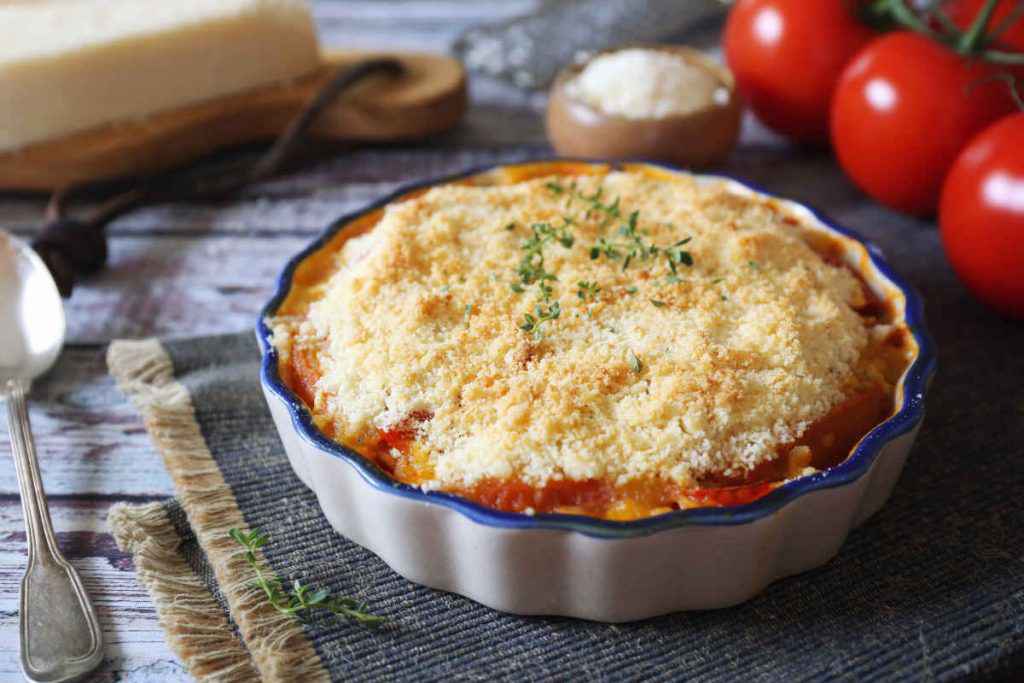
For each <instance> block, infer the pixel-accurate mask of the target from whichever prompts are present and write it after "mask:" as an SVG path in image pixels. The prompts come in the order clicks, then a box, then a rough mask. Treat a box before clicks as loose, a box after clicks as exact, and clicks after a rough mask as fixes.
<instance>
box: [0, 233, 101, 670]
mask: <svg viewBox="0 0 1024 683" xmlns="http://www.w3.org/2000/svg"><path fill="white" fill-rule="evenodd" d="M64 330H65V320H64V306H63V304H62V302H61V299H60V294H58V292H57V286H56V285H55V284H54V282H53V278H52V277H51V276H50V272H49V271H48V270H47V269H46V266H45V265H43V262H42V261H41V260H40V259H39V257H38V256H36V254H35V252H34V251H32V250H31V249H30V248H29V247H27V246H26V245H24V244H22V243H21V242H18V241H16V240H15V239H14V238H12V237H8V236H7V235H6V234H5V233H3V232H0V401H4V400H6V403H7V420H8V424H9V425H10V431H11V449H12V451H13V455H14V464H15V468H16V469H17V472H18V485H19V486H20V488H21V507H22V510H23V512H24V517H25V526H26V529H27V532H28V533H27V537H28V567H27V568H26V570H25V576H24V577H22V579H21V612H20V621H21V624H20V626H21V668H22V670H23V671H24V673H25V677H26V678H27V679H28V680H30V681H46V682H47V683H55V682H57V681H69V680H72V679H74V678H77V677H79V676H82V675H83V674H86V673H88V672H90V671H92V670H93V669H95V668H96V666H97V665H98V664H99V663H100V661H101V660H102V659H103V636H102V633H101V631H100V626H99V621H98V620H97V619H96V611H95V610H94V609H93V606H92V603H90V602H89V596H88V595H87V594H86V592H85V588H84V587H83V586H82V579H81V578H80V577H79V576H78V572H76V571H75V569H74V567H72V566H71V565H70V564H69V563H68V561H67V560H66V559H64V556H63V555H61V552H60V550H59V549H58V548H57V541H56V539H55V538H54V535H53V525H52V523H51V522H50V511H49V509H48V508H47V505H46V494H45V493H44V492H43V483H42V480H41V478H40V476H39V463H38V462H37V461H36V451H35V444H34V442H33V440H32V431H31V426H30V425H29V421H28V410H27V409H26V406H25V396H26V394H28V391H29V388H30V387H31V386H32V380H33V379H35V378H36V377H38V376H39V375H41V374H43V373H44V372H46V371H47V370H49V369H50V367H51V366H53V364H54V363H55V362H56V360H57V356H58V355H59V354H60V350H61V347H62V346H63V345H64Z"/></svg>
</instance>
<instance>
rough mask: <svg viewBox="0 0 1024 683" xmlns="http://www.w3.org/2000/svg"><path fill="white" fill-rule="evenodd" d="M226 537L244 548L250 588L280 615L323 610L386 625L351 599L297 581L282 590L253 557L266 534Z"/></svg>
mask: <svg viewBox="0 0 1024 683" xmlns="http://www.w3.org/2000/svg"><path fill="white" fill-rule="evenodd" d="M228 535H229V536H231V538H232V539H233V540H234V541H235V542H236V543H238V544H239V545H241V546H242V547H244V548H245V561H246V563H247V564H248V565H249V567H251V568H252V570H253V572H254V573H255V574H256V578H255V579H253V580H252V581H251V582H250V585H252V586H253V587H255V588H259V589H260V590H262V591H263V594H264V595H265V596H266V599H267V602H269V603H270V605H271V606H272V607H273V608H274V609H276V610H277V611H278V612H280V613H281V614H289V615H292V616H295V617H297V618H299V619H303V618H304V617H305V616H306V615H308V614H309V613H311V612H313V611H315V610H323V611H327V612H331V613H332V614H336V615H338V616H341V617H345V618H347V619H352V620H353V621H356V622H359V623H360V624H363V625H364V626H368V627H371V628H376V627H378V626H381V625H382V624H384V623H386V622H387V619H385V618H384V617H382V616H378V615H376V614H370V613H369V612H367V611H366V605H364V604H362V603H360V602H358V601H356V600H354V599H353V598H345V597H338V596H332V595H331V594H330V591H328V590H327V589H326V588H319V589H316V590H313V589H312V588H311V587H309V586H305V585H303V584H302V582H300V581H299V580H298V579H296V580H295V581H293V582H292V586H291V589H290V590H288V591H286V590H285V589H284V584H283V583H282V582H281V580H280V579H278V578H277V577H276V576H273V575H270V574H268V573H267V572H266V571H265V570H264V567H263V566H262V564H261V563H260V561H259V558H257V557H256V551H257V550H259V549H260V548H262V547H263V546H265V545H266V544H267V542H268V541H270V537H269V536H268V535H267V534H265V533H263V532H261V531H260V530H259V529H253V530H252V531H250V532H248V533H246V532H244V531H242V530H241V529H231V530H230V531H229V532H228Z"/></svg>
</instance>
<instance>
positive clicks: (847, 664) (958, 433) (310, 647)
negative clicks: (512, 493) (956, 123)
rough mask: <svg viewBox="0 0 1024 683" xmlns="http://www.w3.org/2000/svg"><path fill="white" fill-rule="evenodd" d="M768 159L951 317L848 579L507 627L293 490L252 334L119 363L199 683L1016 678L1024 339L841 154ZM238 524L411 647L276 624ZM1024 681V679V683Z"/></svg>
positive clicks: (784, 190) (146, 569)
mask: <svg viewBox="0 0 1024 683" xmlns="http://www.w3.org/2000/svg"><path fill="white" fill-rule="evenodd" d="M780 158H781V157H779V156H778V155H776V154H775V153H771V154H768V153H766V154H765V155H763V156H759V154H758V152H757V150H752V151H749V152H747V153H746V155H745V158H744V160H743V170H744V173H745V175H746V176H747V177H749V178H752V179H753V180H756V181H759V182H760V183H761V184H763V185H767V186H769V187H770V189H772V190H773V191H776V192H779V193H781V194H785V195H788V196H792V197H794V198H797V199H801V200H805V201H811V203H817V204H819V205H825V206H824V208H826V209H828V210H829V211H831V212H832V213H833V215H834V217H835V218H837V219H839V220H840V222H843V223H845V224H848V225H849V226H850V227H853V228H855V229H857V230H860V231H861V232H863V233H865V234H867V235H868V236H869V237H870V238H872V239H874V240H875V241H876V242H877V243H878V244H880V245H881V246H882V248H883V249H884V251H885V252H886V253H887V255H888V257H889V260H890V261H891V262H892V263H893V264H894V265H895V267H896V268H897V269H898V270H900V271H901V272H902V273H904V274H905V275H906V276H908V277H909V278H910V280H911V281H913V282H915V283H916V284H917V285H918V286H919V288H920V289H921V290H922V292H923V294H924V297H925V300H926V301H927V302H929V306H928V313H929V317H930V325H931V328H932V331H933V333H934V335H935V337H936V338H937V342H938V346H939V349H940V359H939V364H940V370H939V374H938V376H937V377H936V380H935V382H934V385H933V387H932V390H931V392H930V394H929V396H928V399H927V406H928V411H929V414H928V417H927V419H926V421H925V425H924V427H923V429H922V431H921V433H920V437H919V439H918V443H917V445H916V446H915V448H914V450H913V452H912V454H911V457H910V461H909V463H908V465H907V468H906V470H905V472H904V474H903V476H902V479H901V481H900V483H899V485H898V486H897V488H896V491H895V493H894V495H893V497H892V500H891V501H890V502H889V503H888V504H887V506H886V507H885V508H884V509H883V510H882V511H881V512H880V513H879V514H878V515H876V516H875V517H874V518H872V519H871V520H869V522H868V523H867V524H865V525H864V526H863V527H862V528H860V529H858V530H856V531H854V532H853V533H851V535H850V537H849V539H848V541H847V543H846V545H845V546H844V547H843V549H842V551H841V552H840V554H839V556H838V557H837V558H835V559H834V560H833V561H832V562H830V563H829V564H828V565H827V566H825V567H823V568H821V569H819V570H817V571H813V572H810V573H807V574H803V575H801V576H797V577H792V578H790V579H786V580H783V581H780V582H778V583H776V584H774V585H772V586H770V587H769V588H768V589H767V590H766V591H765V592H764V593H763V594H762V595H761V596H759V597H758V598H756V599H754V600H752V601H750V602H748V603H746V604H744V605H741V606H738V607H734V608H730V609H726V610H719V611H711V612H701V613H684V614H677V615H672V616H668V617H662V618H658V619H653V620H649V621H645V622H640V623H634V624H627V625H616V626H610V625H604V624H598V623H589V622H582V621H575V620H571V619H554V618H524V617H516V616H508V615H505V614H500V613H497V612H494V611H492V610H489V609H487V608H485V607H481V606H479V605H476V604H475V603H473V602H471V601H469V600H466V599H464V598H461V597H459V596H455V595H450V594H445V593H440V592H437V591H433V590H429V589H426V588H422V587H419V586H416V585H413V584H411V583H409V582H407V581H406V580H404V579H402V578H401V577H399V576H398V575H396V574H395V573H394V572H392V571H391V570H390V569H389V568H388V567H387V566H386V565H385V564H384V563H383V562H381V561H380V560H379V559H377V558H376V557H375V556H374V555H372V554H371V553H369V552H367V551H365V550H363V549H362V548H360V547H358V546H356V545H354V544H352V543H350V542H348V541H347V540H345V539H344V538H342V537H341V536H339V535H338V534H336V533H334V532H333V531H332V530H331V529H330V527H329V526H328V524H327V522H326V520H325V519H324V517H323V516H322V515H321V513H320V510H319V507H318V505H317V500H316V497H315V496H314V495H313V494H312V493H311V492H310V491H308V490H307V489H306V488H305V487H304V486H303V485H302V484H301V483H300V482H299V480H298V479H297V478H296V477H295V476H294V475H293V474H292V472H291V470H290V469H289V465H288V463H287V461H286V459H285V456H284V453H283V451H282V447H281V444H280V442H279V439H278V436H277V434H276V432H275V430H274V427H273V425H272V424H271V421H270V417H269V414H268V412H267V409H266V406H265V404H264V400H263V396H262V394H261V391H260V388H259V383H258V358H257V350H256V345H255V341H254V340H253V338H252V335H251V334H249V333H244V334H239V335H234V336H226V337H215V338H202V339H189V340H179V341H169V342H158V341H155V340H150V341H144V342H118V343H115V344H114V345H113V346H112V347H111V349H110V357H109V360H110V367H111V371H112V373H113V374H114V375H115V377H116V378H117V380H118V382H119V385H120V386H121V387H122V389H123V390H124V392H125V393H126V394H127V396H128V397H129V398H130V399H131V400H132V401H133V402H134V403H135V404H136V405H137V406H138V407H139V409H140V410H141V412H142V413H143V415H144V416H145V419H146V424H147V427H148V429H149V431H150V434H151V436H152V438H153V440H154V442H155V443H156V445H157V447H158V450H159V451H160V452H161V454H162V455H163V457H164V459H165V462H166V465H167V468H168V470H169V471H170V473H171V475H172V478H173V480H174V483H175V486H176V490H177V498H176V499H174V500H169V501H167V502H166V503H164V504H155V505H148V506H141V507H132V506H118V507H116V508H115V509H114V510H113V511H112V513H111V520H110V521H111V526H112V528H113V531H114V534H115V536H116V538H117V540H118V543H119V544H120V545H121V547H122V548H124V549H125V550H127V551H128V552H129V553H131V554H132V556H133V557H134V561H135V566H136V570H137V572H138V574H139V577H140V579H141V580H142V582H143V583H144V584H145V585H146V586H147V587H148V589H149V590H150V592H151V593H152V595H153V599H154V601H155V603H156V606H157V609H158V612H159V615H160V619H161V623H162V624H163V626H164V628H165V629H166V632H167V639H168V642H169V643H170V645H171V646H172V647H173V648H174V650H175V651H176V652H177V653H178V655H179V656H180V657H181V660H182V662H184V664H185V665H186V666H187V667H188V668H189V670H190V671H191V672H192V673H193V674H194V675H195V676H196V677H197V678H199V679H201V680H211V681H212V680H216V681H249V680H257V679H262V680H267V681H272V680H273V681H293V680H301V681H319V680H329V679H333V680H343V679H345V680H347V679H373V680H385V681H387V680H406V679H417V680H437V679H488V680H491V679H516V680H520V679H528V680H565V679H568V678H570V677H572V678H576V677H585V678H586V679H594V680H623V679H632V680H636V679H645V680H646V679H655V680H681V679H686V680H693V681H732V680H794V681H795V680H814V679H834V678H839V679H848V680H893V681H902V680H908V679H920V680H949V679H958V678H963V677H968V676H974V677H977V676H982V677H986V678H991V677H998V678H1008V679H1010V680H1012V679H1014V678H1015V677H1016V676H1019V675H1020V674H1021V672H1022V670H1024V669H1022V667H1024V495H1022V492H1024V384H1022V382H1021V380H1022V378H1024V326H1022V325H1020V324H1014V323H1010V322H1007V321H1003V320H1000V319H999V318H997V317H996V316H994V315H993V314H991V313H989V312H988V311H986V310H985V309H983V308H982V307H980V306H979V305H977V304H976V303H975V302H974V301H973V300H972V299H971V298H970V297H969V296H968V295H967V293H966V292H965V291H964V290H963V289H962V288H961V287H960V285H959V284H958V283H957V282H956V280H955V278H954V277H953V275H952V273H951V272H950V271H949V269H948V267H947V266H946V264H945V260H944V259H943V257H942V253H941V249H940V246H939V241H938V236H937V234H936V232H935V230H934V228H933V227H932V226H930V225H927V224H924V223H922V222H919V221H914V220H911V219H906V218H901V217H898V216H896V215H894V214H891V213H888V212H886V211H884V210H882V209H880V208H878V207H876V206H875V205H873V204H870V203H868V202H865V201H864V200H863V199H862V198H861V196H860V195H859V194H858V193H856V192H855V191H854V190H853V189H852V188H851V187H850V186H849V185H848V184H847V183H846V182H845V181H843V180H842V178H841V176H840V175H839V173H838V171H837V170H836V169H835V166H834V163H833V162H832V161H831V160H830V159H828V158H826V157H824V156H820V155H815V154H806V155H801V153H799V152H793V151H789V152H787V153H786V157H785V162H784V163H783V162H781V161H780ZM231 527H247V528H257V527H258V528H261V529H263V530H264V531H266V532H268V533H269V534H270V535H271V542H270V544H269V545H268V546H267V547H266V548H265V553H264V554H265V556H266V561H267V563H268V564H269V566H270V567H271V569H272V570H273V571H274V572H275V573H276V574H277V575H278V576H279V577H281V578H282V579H284V580H285V581H290V580H291V579H293V578H300V579H302V580H303V581H305V582H307V583H310V584H314V585H322V586H326V587H328V588H330V589H331V591H333V592H335V593H337V594H341V595H353V596H356V597H358V598H361V599H364V600H366V601H367V602H368V603H369V605H370V606H371V608H372V609H373V610H374V611H376V612H378V613H381V614H383V615H385V616H387V617H388V618H389V619H390V620H391V621H392V626H391V627H390V628H386V629H383V630H377V631H372V630H367V629H365V628H363V627H361V626H359V625H357V624H354V623H351V622H346V621H342V620H339V619H336V618H333V617H327V618H317V619H314V620H312V621H309V622H305V623H303V622H299V621H297V620H294V619H292V618H290V617H284V616H281V615H278V614H277V613H276V612H274V610H273V609H272V608H270V607H268V606H267V605H266V603H265V602H263V601H261V600H260V599H259V594H258V593H257V592H256V591H254V590H253V589H252V587H251V586H249V585H248V583H247V582H248V581H249V579H250V578H251V574H250V573H249V571H248V569H247V568H246V565H245V564H244V561H243V560H242V558H241V556H240V552H239V549H238V547H237V546H236V545H235V544H234V543H233V542H232V541H230V540H229V539H228V537H227V532H228V529H230V528H231ZM1017 680H1021V679H1020V678H1018V679H1017Z"/></svg>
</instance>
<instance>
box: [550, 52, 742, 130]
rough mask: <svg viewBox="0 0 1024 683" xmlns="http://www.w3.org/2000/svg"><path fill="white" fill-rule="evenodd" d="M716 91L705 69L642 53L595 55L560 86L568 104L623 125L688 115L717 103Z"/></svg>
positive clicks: (664, 55) (720, 87) (666, 56)
mask: <svg viewBox="0 0 1024 683" xmlns="http://www.w3.org/2000/svg"><path fill="white" fill-rule="evenodd" d="M721 90H723V85H722V84H721V83H720V82H719V81H718V80H717V79H716V78H715V77H714V75H713V74H711V73H710V72H709V71H708V70H707V69H704V68H701V67H700V66H698V65H695V64H691V63H690V62H687V61H686V60H685V59H683V58H681V57H679V56H678V55H675V54H672V53H669V52H665V51H662V50H652V49H646V48H628V49H625V50H618V51H615V52H609V53H607V54H603V55H599V56H597V57H595V58H594V59H592V60H591V61H590V62H589V63H588V64H587V65H586V66H585V67H584V68H583V70H582V71H580V73H579V74H578V75H577V76H576V77H575V78H573V79H572V80H571V81H569V83H567V84H566V92H567V93H568V95H569V96H570V97H571V98H572V99H574V100H577V101H579V102H582V103H584V104H586V105H588V106H590V107H591V108H593V109H597V110H599V111H601V112H603V113H605V114H610V115H613V116H622V117H624V118H628V119H661V118H667V117H670V116H677V115H681V114H690V113H693V112H696V111H699V110H701V109H704V108H706V107H707V106H708V104H709V103H712V102H716V101H718V99H720V97H721V96H720V95H719V91H721Z"/></svg>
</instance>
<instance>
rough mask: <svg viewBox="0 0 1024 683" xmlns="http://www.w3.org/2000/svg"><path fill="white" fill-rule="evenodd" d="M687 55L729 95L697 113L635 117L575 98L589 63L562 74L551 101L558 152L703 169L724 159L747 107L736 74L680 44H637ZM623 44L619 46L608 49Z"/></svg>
mask: <svg viewBox="0 0 1024 683" xmlns="http://www.w3.org/2000/svg"><path fill="white" fill-rule="evenodd" d="M628 47H641V48H645V49H651V50H659V51H662V52H668V53H670V54H673V55H676V56H678V57H681V58H682V59H683V60H685V61H686V62H688V63H689V64H692V65H695V66H698V67H700V68H701V69H703V70H705V71H706V72H708V73H710V74H711V75H712V76H714V78H715V80H717V81H718V82H719V83H721V86H722V92H723V93H724V94H725V96H724V97H721V98H717V97H716V98H715V99H716V100H719V101H711V102H708V103H707V105H706V106H705V107H703V108H701V109H699V110H697V111H694V112H690V113H686V114H675V115H672V116H666V117H662V118H644V119H630V118H626V117H624V116H617V115H612V114H607V113H605V112H602V111H599V110H597V109H594V108H593V107H591V106H589V105H588V104H585V103H583V102H580V101H579V100H576V99H573V98H572V97H571V96H570V95H569V93H568V91H567V89H566V86H567V84H568V83H569V81H571V80H572V79H573V78H575V77H576V76H577V75H578V74H579V73H580V71H582V70H583V68H584V67H586V64H587V63H586V62H584V63H582V64H573V65H571V66H569V67H566V68H565V69H563V70H562V72H561V73H559V75H558V77H557V78H556V79H555V82H554V83H553V84H552V86H551V94H550V98H549V100H548V111H547V130H548V139H549V140H550V141H551V145H552V146H553V147H554V148H555V151H556V152H558V154H560V155H563V156H570V157H584V158H589V159H649V160H655V161H665V162H668V163H672V164H676V165H679V166H684V167H690V168H701V167H705V166H709V165H712V164H716V163H719V162H721V161H723V160H724V159H725V158H726V157H728V156H729V154H730V153H731V152H732V150H733V148H734V147H735V146H736V140H737V138H738V137H739V132H740V120H741V117H742V113H743V112H742V108H741V105H740V100H739V97H738V96H737V94H736V82H735V79H734V78H733V75H732V72H730V71H729V70H728V69H727V68H726V67H724V66H722V65H720V64H718V63H717V62H715V61H714V60H712V59H711V58H709V57H708V56H707V55H705V54H703V53H702V52H699V51H697V50H693V49H690V48H687V47H682V46H675V45H637V46H628ZM621 49H623V48H615V49H614V50H608V51H605V52H604V53H600V54H607V53H608V52H614V51H618V50H621Z"/></svg>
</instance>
